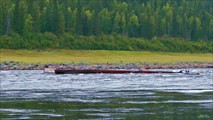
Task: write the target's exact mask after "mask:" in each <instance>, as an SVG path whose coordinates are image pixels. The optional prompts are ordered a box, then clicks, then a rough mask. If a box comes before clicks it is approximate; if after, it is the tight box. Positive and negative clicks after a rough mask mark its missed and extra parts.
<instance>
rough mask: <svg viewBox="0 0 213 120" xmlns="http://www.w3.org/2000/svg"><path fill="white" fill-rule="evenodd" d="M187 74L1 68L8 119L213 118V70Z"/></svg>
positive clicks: (1, 111)
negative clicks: (97, 72)
mask: <svg viewBox="0 0 213 120" xmlns="http://www.w3.org/2000/svg"><path fill="white" fill-rule="evenodd" d="M193 71H195V72H199V73H200V75H185V74H151V75H150V74H117V75H112V74H65V75H55V74H44V73H43V71H30V70H26V71H1V76H0V77H1V83H0V89H1V94H0V118H4V119H40V118H44V119H162V120H164V119H170V120H171V119H186V118H187V119H191V120H194V119H212V118H213V88H212V87H213V74H212V73H213V69H193Z"/></svg>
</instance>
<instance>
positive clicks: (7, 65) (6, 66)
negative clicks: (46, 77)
mask: <svg viewBox="0 0 213 120" xmlns="http://www.w3.org/2000/svg"><path fill="white" fill-rule="evenodd" d="M47 65H48V66H54V67H56V68H62V69H143V68H148V69H167V68H170V69H171V68H172V69H181V68H213V63H177V64H134V63H129V64H116V63H114V64H95V65H88V64H84V63H81V64H20V63H18V62H13V61H10V62H2V63H0V70H43V69H44V67H45V66H47Z"/></svg>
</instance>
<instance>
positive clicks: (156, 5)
mask: <svg viewBox="0 0 213 120" xmlns="http://www.w3.org/2000/svg"><path fill="white" fill-rule="evenodd" d="M0 1H1V2H0V4H1V9H0V15H1V19H0V39H1V45H0V48H6V49H46V48H59V49H60V48H63V49H94V50H97V49H98V50H99V49H107V50H153V51H171V52H185V51H186V52H213V50H212V47H213V41H212V40H213V7H212V6H213V1H212V0H0Z"/></svg>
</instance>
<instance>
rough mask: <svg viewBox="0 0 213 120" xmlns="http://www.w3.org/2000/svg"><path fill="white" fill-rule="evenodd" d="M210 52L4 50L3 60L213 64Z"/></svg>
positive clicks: (55, 62) (27, 61)
mask: <svg viewBox="0 0 213 120" xmlns="http://www.w3.org/2000/svg"><path fill="white" fill-rule="evenodd" d="M212 57H213V56H212V54H211V53H206V54H204V53H170V52H147V51H106V50H45V51H41V50H34V51H32V50H8V49H1V60H0V62H4V61H14V62H20V63H24V64H25V63H26V64H31V63H33V64H35V63H44V64H48V63H54V64H57V63H87V64H98V63H159V64H165V63H172V64H175V63H180V62H202V63H210V62H212V61H213V58H212Z"/></svg>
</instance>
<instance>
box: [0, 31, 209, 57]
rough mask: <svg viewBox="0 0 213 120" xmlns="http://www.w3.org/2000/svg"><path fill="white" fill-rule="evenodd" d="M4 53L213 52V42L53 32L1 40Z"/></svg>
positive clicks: (6, 37)
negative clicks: (20, 50) (76, 51)
mask: <svg viewBox="0 0 213 120" xmlns="http://www.w3.org/2000/svg"><path fill="white" fill-rule="evenodd" d="M0 42H1V44H0V48H3V49H48V48H52V49H53V48H57V49H60V48H66V49H78V50H80V49H82V50H142V51H143V50H144V51H164V52H210V53H212V52H213V49H212V47H213V41H196V42H195V41H187V40H183V39H174V38H169V37H161V38H158V37H155V38H154V39H152V40H147V39H143V38H129V37H128V36H124V35H117V34H114V35H99V36H77V35H72V34H69V33H63V34H60V36H57V35H55V34H53V33H50V32H45V33H43V34H41V33H36V34H31V35H30V36H25V37H23V36H20V35H19V34H16V33H14V34H11V35H10V36H6V35H3V36H0Z"/></svg>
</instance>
